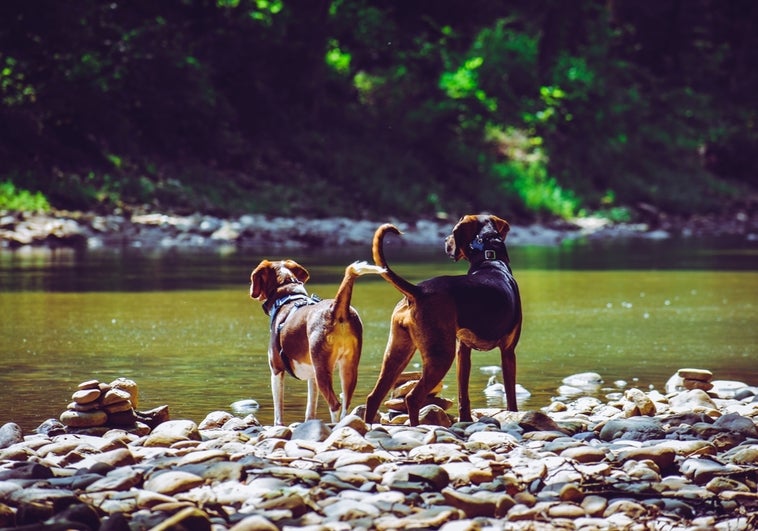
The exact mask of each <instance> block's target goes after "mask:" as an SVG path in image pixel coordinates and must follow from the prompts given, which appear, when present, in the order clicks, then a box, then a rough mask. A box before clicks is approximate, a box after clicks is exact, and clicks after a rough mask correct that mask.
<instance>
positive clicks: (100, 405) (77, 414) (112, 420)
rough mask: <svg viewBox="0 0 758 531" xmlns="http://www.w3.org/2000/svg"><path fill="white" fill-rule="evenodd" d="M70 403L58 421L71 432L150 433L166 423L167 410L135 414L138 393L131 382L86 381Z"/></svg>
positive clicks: (123, 379) (125, 379)
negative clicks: (160, 424)
mask: <svg viewBox="0 0 758 531" xmlns="http://www.w3.org/2000/svg"><path fill="white" fill-rule="evenodd" d="M71 400H72V402H71V403H69V404H68V407H67V408H66V410H65V411H64V412H63V413H61V416H60V421H61V423H62V424H63V425H64V426H66V428H68V429H70V430H71V431H73V430H82V429H84V430H92V429H96V428H104V429H109V428H123V429H132V430H137V431H140V430H141V431H146V432H149V431H150V428H151V427H152V425H154V424H155V423H156V422H155V421H156V417H158V416H159V417H160V422H163V421H165V420H168V408H167V407H166V406H163V407H162V408H158V410H160V414H158V410H152V411H150V412H145V413H141V412H139V411H137V409H136V408H137V406H138V404H139V389H138V388H137V384H136V383H135V382H134V381H133V380H129V379H127V378H117V379H115V380H114V381H112V382H111V383H104V382H100V381H98V380H87V381H85V382H82V383H80V384H79V385H78V386H77V389H76V391H74V393H73V394H72V395H71Z"/></svg>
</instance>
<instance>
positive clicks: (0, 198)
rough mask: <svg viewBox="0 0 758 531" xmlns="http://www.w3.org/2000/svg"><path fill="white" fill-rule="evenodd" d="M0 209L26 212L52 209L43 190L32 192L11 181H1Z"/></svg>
mask: <svg viewBox="0 0 758 531" xmlns="http://www.w3.org/2000/svg"><path fill="white" fill-rule="evenodd" d="M0 209H2V210H16V211H25V212H46V211H48V210H50V204H49V203H48V201H47V198H46V197H45V196H44V195H43V194H42V193H41V192H30V191H29V190H24V189H22V188H16V186H15V185H14V184H13V183H12V182H10V181H2V182H0Z"/></svg>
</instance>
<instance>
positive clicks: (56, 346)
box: [0, 241, 758, 429]
mask: <svg viewBox="0 0 758 531" xmlns="http://www.w3.org/2000/svg"><path fill="white" fill-rule="evenodd" d="M694 243H695V242H687V241H681V242H675V241H670V242H645V241H625V242H613V243H599V242H573V243H570V244H569V243H567V244H564V245H562V246H557V247H515V248H513V249H511V258H512V260H513V265H514V269H515V272H516V277H517V279H518V281H519V284H520V286H521V291H522V296H523V299H524V301H523V302H524V313H525V322H524V333H523V336H522V341H521V343H520V345H519V348H518V350H517V358H518V363H519V370H518V383H519V384H521V385H522V386H523V388H524V393H522V396H521V397H520V403H521V404H522V407H524V408H539V407H542V406H544V405H546V404H547V403H548V402H549V401H550V399H551V397H553V396H555V395H556V394H557V392H558V388H559V386H561V385H562V380H563V379H564V378H565V377H566V376H569V375H572V374H576V373H582V372H589V371H592V372H596V373H598V374H599V375H600V376H601V377H602V378H603V380H604V382H605V383H604V384H603V385H601V386H600V387H599V389H598V390H597V393H599V394H603V393H608V392H618V391H619V390H620V389H623V387H620V386H619V385H616V384H615V383H614V384H609V383H608V382H617V381H619V382H623V383H624V384H626V385H628V386H630V387H632V386H634V387H640V388H642V389H648V388H649V387H650V386H654V387H656V388H658V389H662V386H663V384H664V383H665V381H666V380H667V379H668V377H669V376H670V375H671V374H672V373H673V372H674V371H676V370H677V369H679V368H681V367H683V366H695V367H699V368H707V369H710V370H712V371H713V372H714V373H715V376H716V378H717V379H739V380H742V381H747V382H748V383H752V384H753V385H758V364H756V363H755V360H756V343H757V342H756V339H758V332H756V330H758V309H757V308H756V300H757V299H756V294H758V267H756V265H757V264H758V262H757V261H756V260H755V257H756V248H757V247H758V246H753V247H747V246H745V244H744V243H743V244H740V245H734V244H733V243H729V242H723V241H720V242H697V245H695V244H694ZM282 256H284V255H283V254H280V255H277V256H272V255H266V254H264V253H255V252H249V251H248V252H245V253H238V252H233V251H232V252H230V251H229V250H228V249H227V250H223V251H215V252H204V253H201V252H197V251H194V252H185V251H181V250H178V249H173V250H170V251H165V252H160V251H145V250H137V249H127V250H119V251H109V250H86V249H83V250H71V249H57V250H44V249H22V250H18V251H15V252H10V251H0V310H2V312H1V315H2V318H1V319H0V405H2V408H0V423H3V422H8V421H15V422H19V423H21V424H22V426H23V427H24V428H25V429H32V428H34V427H36V426H37V425H38V424H39V423H40V422H41V421H43V420H44V419H46V418H48V417H54V416H57V415H58V414H60V412H61V411H62V410H63V409H64V408H65V406H66V404H67V403H68V401H69V400H70V396H71V393H72V392H73V390H74V388H75V387H76V385H77V384H78V383H79V382H80V381H84V380H88V379H91V378H98V379H100V380H101V381H111V380H112V379H115V378H116V377H119V376H125V377H128V378H131V379H133V380H135V381H136V382H137V383H138V384H139V385H140V391H141V397H142V400H141V402H142V406H143V407H144V408H145V409H148V408H150V407H156V406H158V405H162V404H169V406H170V409H171V411H172V414H173V416H174V417H175V418H191V419H193V420H196V421H198V422H199V421H200V420H202V418H203V417H204V416H205V414H206V413H208V412H210V411H213V410H216V409H222V410H226V411H230V408H231V404H232V403H234V402H238V401H240V400H254V401H256V402H257V403H258V404H259V405H260V409H259V411H258V416H259V418H261V420H263V421H264V422H270V421H271V418H272V416H273V412H272V407H271V398H270V391H269V371H268V366H267V361H266V345H267V342H268V321H267V318H266V316H265V315H264V314H263V312H262V311H261V309H260V304H259V303H258V302H256V301H251V300H250V299H249V296H248V291H247V290H248V281H249V274H250V270H251V269H252V267H253V266H254V265H255V264H257V263H258V262H259V261H260V259H261V258H263V257H266V258H272V259H274V258H279V257H282ZM288 256H290V257H292V258H294V259H295V260H297V261H298V262H301V263H303V264H304V265H306V267H308V269H309V270H310V272H311V278H312V280H311V282H310V283H309V285H308V286H309V289H310V290H311V291H312V292H315V293H318V294H319V295H321V296H322V297H331V296H333V294H334V292H335V291H336V288H337V283H338V281H339V279H340V278H341V276H342V273H343V271H344V266H345V264H347V263H349V262H352V261H353V260H355V259H368V258H370V257H369V256H368V249H367V248H361V249H339V250H336V251H330V252H329V253H328V254H323V253H322V254H318V253H306V252H298V253H292V254H291V255H288ZM388 257H389V259H390V261H391V263H393V264H397V270H398V271H399V272H400V273H401V274H403V275H405V276H407V277H408V278H410V279H413V280H420V279H423V278H428V277H429V276H432V275H437V274H455V273H460V272H462V271H464V270H465V264H462V263H452V262H450V261H449V260H447V258H446V257H445V256H444V255H443V254H442V253H441V251H439V250H437V249H431V250H428V249H409V248H406V247H400V246H398V247H396V248H394V249H393V248H390V249H388ZM398 298H399V296H398V293H397V292H396V291H395V290H394V289H393V288H392V287H391V286H389V285H387V284H386V283H385V282H384V281H382V280H381V279H378V278H372V277H363V278H361V279H359V280H358V282H357V284H356V289H355V293H354V298H353V304H354V306H356V307H357V308H358V309H359V311H360V313H361V316H362V319H363V322H364V352H363V357H362V360H361V365H360V373H359V384H358V389H357V391H356V398H355V402H354V405H357V404H359V403H361V401H362V400H364V399H365V395H366V394H367V392H368V391H369V390H370V389H371V387H372V386H373V383H374V382H375V380H376V375H377V374H378V370H379V365H380V363H381V355H382V352H383V350H384V346H385V343H386V341H387V334H388V324H389V317H390V314H391V311H392V308H393V306H394V304H395V303H396V302H397V300H398ZM473 362H474V368H475V369H474V371H472V385H471V389H472V402H473V405H474V407H484V406H486V405H487V404H488V403H490V402H488V397H487V395H486V394H485V390H486V389H487V388H488V386H489V384H491V383H494V382H490V381H489V379H490V378H491V376H492V374H491V373H490V374H488V373H487V371H485V370H480V369H481V368H486V367H491V366H497V365H498V364H499V354H498V353H497V352H496V351H493V352H482V353H475V354H474V358H473ZM413 363H415V364H417V363H418V359H416V360H414V362H413ZM452 373H454V371H452V372H451V375H449V376H448V378H446V380H445V384H446V386H447V388H446V389H445V390H444V391H443V393H442V394H443V396H446V397H448V398H455V396H456V392H457V391H456V387H455V382H454V374H452ZM286 385H287V391H286V396H287V400H286V403H285V420H286V421H288V422H294V421H295V420H299V419H300V418H301V417H302V414H303V411H304V407H305V395H306V392H305V385H304V383H303V382H297V381H295V380H293V379H291V378H289V379H288V380H287V383H286ZM527 392H528V393H530V394H529V395H528V396H527V394H526V393H527ZM320 411H321V412H322V414H323V415H322V416H323V417H324V418H328V415H327V413H326V410H325V406H324V405H323V403H322V404H321V407H320Z"/></svg>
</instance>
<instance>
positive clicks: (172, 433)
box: [144, 420, 200, 446]
mask: <svg viewBox="0 0 758 531" xmlns="http://www.w3.org/2000/svg"><path fill="white" fill-rule="evenodd" d="M190 440H194V441H199V440H200V431H199V430H198V427H197V424H195V423H194V422H192V421H191V420H169V421H167V422H163V423H161V424H159V425H158V426H156V427H155V428H154V429H153V431H152V432H151V433H150V435H148V437H147V440H146V441H145V443H144V444H145V446H171V445H172V444H174V443H177V442H180V441H190Z"/></svg>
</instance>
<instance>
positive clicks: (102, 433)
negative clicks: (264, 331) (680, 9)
mask: <svg viewBox="0 0 758 531" xmlns="http://www.w3.org/2000/svg"><path fill="white" fill-rule="evenodd" d="M85 384H86V385H84V384H83V386H84V388H81V386H80V388H79V389H77V390H75V391H74V396H73V398H74V402H73V403H72V404H70V405H69V408H68V409H67V410H66V412H64V414H65V415H64V414H62V418H63V419H64V420H65V419H70V415H68V414H67V412H71V411H78V410H81V409H84V410H87V411H90V410H92V409H98V408H106V412H109V411H110V410H109V409H108V406H110V405H111V400H112V399H113V400H116V399H118V400H119V401H120V402H122V403H123V402H129V405H130V406H133V405H134V404H133V403H136V401H137V394H136V393H135V392H134V391H133V389H131V390H129V391H128V392H127V393H126V394H123V396H122V394H121V393H115V395H117V396H115V397H114V396H113V395H114V393H113V389H114V388H124V386H123V385H122V384H123V382H116V383H115V384H114V385H106V386H102V385H100V384H97V385H95V383H93V382H85ZM95 389H99V391H100V394H97V393H95V392H94V390H95ZM82 391H86V392H84V393H83V392H82ZM95 394H97V396H95ZM85 395H86V396H85ZM127 395H128V397H127ZM93 397H94V398H93ZM114 403H119V402H114ZM87 404H95V406H93V407H92V408H90V409H87V408H86V407H85V406H87ZM118 409H119V411H115V410H114V413H113V414H116V413H118V414H121V413H123V408H118ZM126 409H129V408H126ZM356 413H360V411H355V412H354V413H353V414H351V415H348V416H347V417H346V418H345V419H343V420H342V421H341V422H339V423H338V424H336V425H333V424H327V423H324V422H322V421H320V420H312V421H307V422H303V423H296V424H293V425H290V426H262V425H261V424H260V423H259V422H258V421H257V420H256V418H255V416H254V415H247V416H246V417H244V418H242V417H236V416H234V415H233V414H231V413H229V412H224V411H215V412H211V413H210V414H208V415H207V417H206V418H205V419H204V420H203V421H202V422H200V423H199V424H196V423H195V422H194V421H192V420H186V419H180V420H170V419H167V418H162V419H161V420H160V421H159V422H156V423H155V424H154V425H153V426H152V427H151V426H149V425H147V424H145V423H144V422H142V421H141V419H142V417H141V415H140V414H139V413H138V412H137V413H136V415H135V416H134V417H132V418H131V420H130V421H129V424H128V425H126V424H125V425H122V426H121V427H113V426H110V425H108V423H109V422H110V421H112V420H113V419H115V418H116V417H112V416H110V415H111V413H108V415H107V416H106V421H105V424H102V423H99V424H98V426H97V427H94V428H79V427H74V426H75V425H76V424H77V423H76V422H73V423H72V422H69V424H68V425H64V424H62V423H61V422H59V421H58V420H56V419H50V420H47V421H45V422H44V423H42V424H41V425H40V426H39V427H38V428H37V429H36V430H35V432H34V433H29V434H24V433H22V432H21V429H20V428H19V427H18V426H17V425H15V424H13V423H8V424H5V425H4V426H2V427H1V428H0V528H3V529H5V528H13V529H29V530H31V529H35V530H36V529H79V530H103V531H126V530H132V531H133V530H142V529H154V530H168V529H177V530H178V529H192V530H203V529H208V530H210V529H212V530H215V531H223V530H233V531H247V530H272V531H273V530H278V529H296V528H297V529H310V530H314V531H315V530H346V529H366V530H368V529H372V530H373V529H377V530H395V529H443V530H445V531H458V530H480V529H481V530H485V529H492V530H500V529H505V530H508V529H529V530H533V529H537V530H540V529H583V530H595V529H598V530H605V529H608V530H611V529H613V530H616V529H630V530H635V529H640V530H643V529H667V530H679V529H682V530H685V529H686V530H701V529H703V530H704V529H721V530H749V529H755V528H756V526H757V525H758V487H757V486H758V425H757V424H756V423H757V422H758V388H756V387H751V386H749V385H747V384H745V383H742V382H733V381H718V380H713V377H712V375H711V374H710V372H708V371H705V370H697V369H682V370H680V371H679V372H678V373H677V374H675V375H673V376H672V378H671V379H670V380H669V382H668V383H667V385H666V389H665V394H664V393H661V392H658V391H655V390H647V391H645V390H641V389H635V388H629V389H626V391H625V392H617V393H610V394H609V395H607V396H606V398H605V399H604V400H601V399H599V398H595V397H590V396H576V397H574V398H572V399H571V400H562V401H554V402H553V403H551V404H550V405H549V406H548V407H546V408H544V409H543V410H541V411H526V412H519V413H512V412H507V411H503V410H501V409H487V410H477V411H475V418H476V420H475V422H472V423H456V422H454V419H453V418H451V417H449V416H448V415H446V414H445V413H444V411H443V410H440V409H439V407H438V406H436V405H430V406H428V407H427V408H426V411H425V412H424V419H426V420H425V422H427V423H426V424H424V425H422V426H419V427H415V428H414V427H409V426H407V425H404V424H403V423H402V422H403V420H404V418H403V416H402V415H400V416H395V417H394V418H393V419H392V420H390V418H389V416H385V417H384V418H383V422H382V423H376V424H367V423H365V422H364V421H363V420H362V419H361V418H360V416H359V415H358V414H356ZM118 418H119V419H121V420H120V421H119V422H122V423H123V422H124V421H123V419H122V418H121V417H118ZM431 422H434V424H432V423H431ZM72 424H73V425H72Z"/></svg>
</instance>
